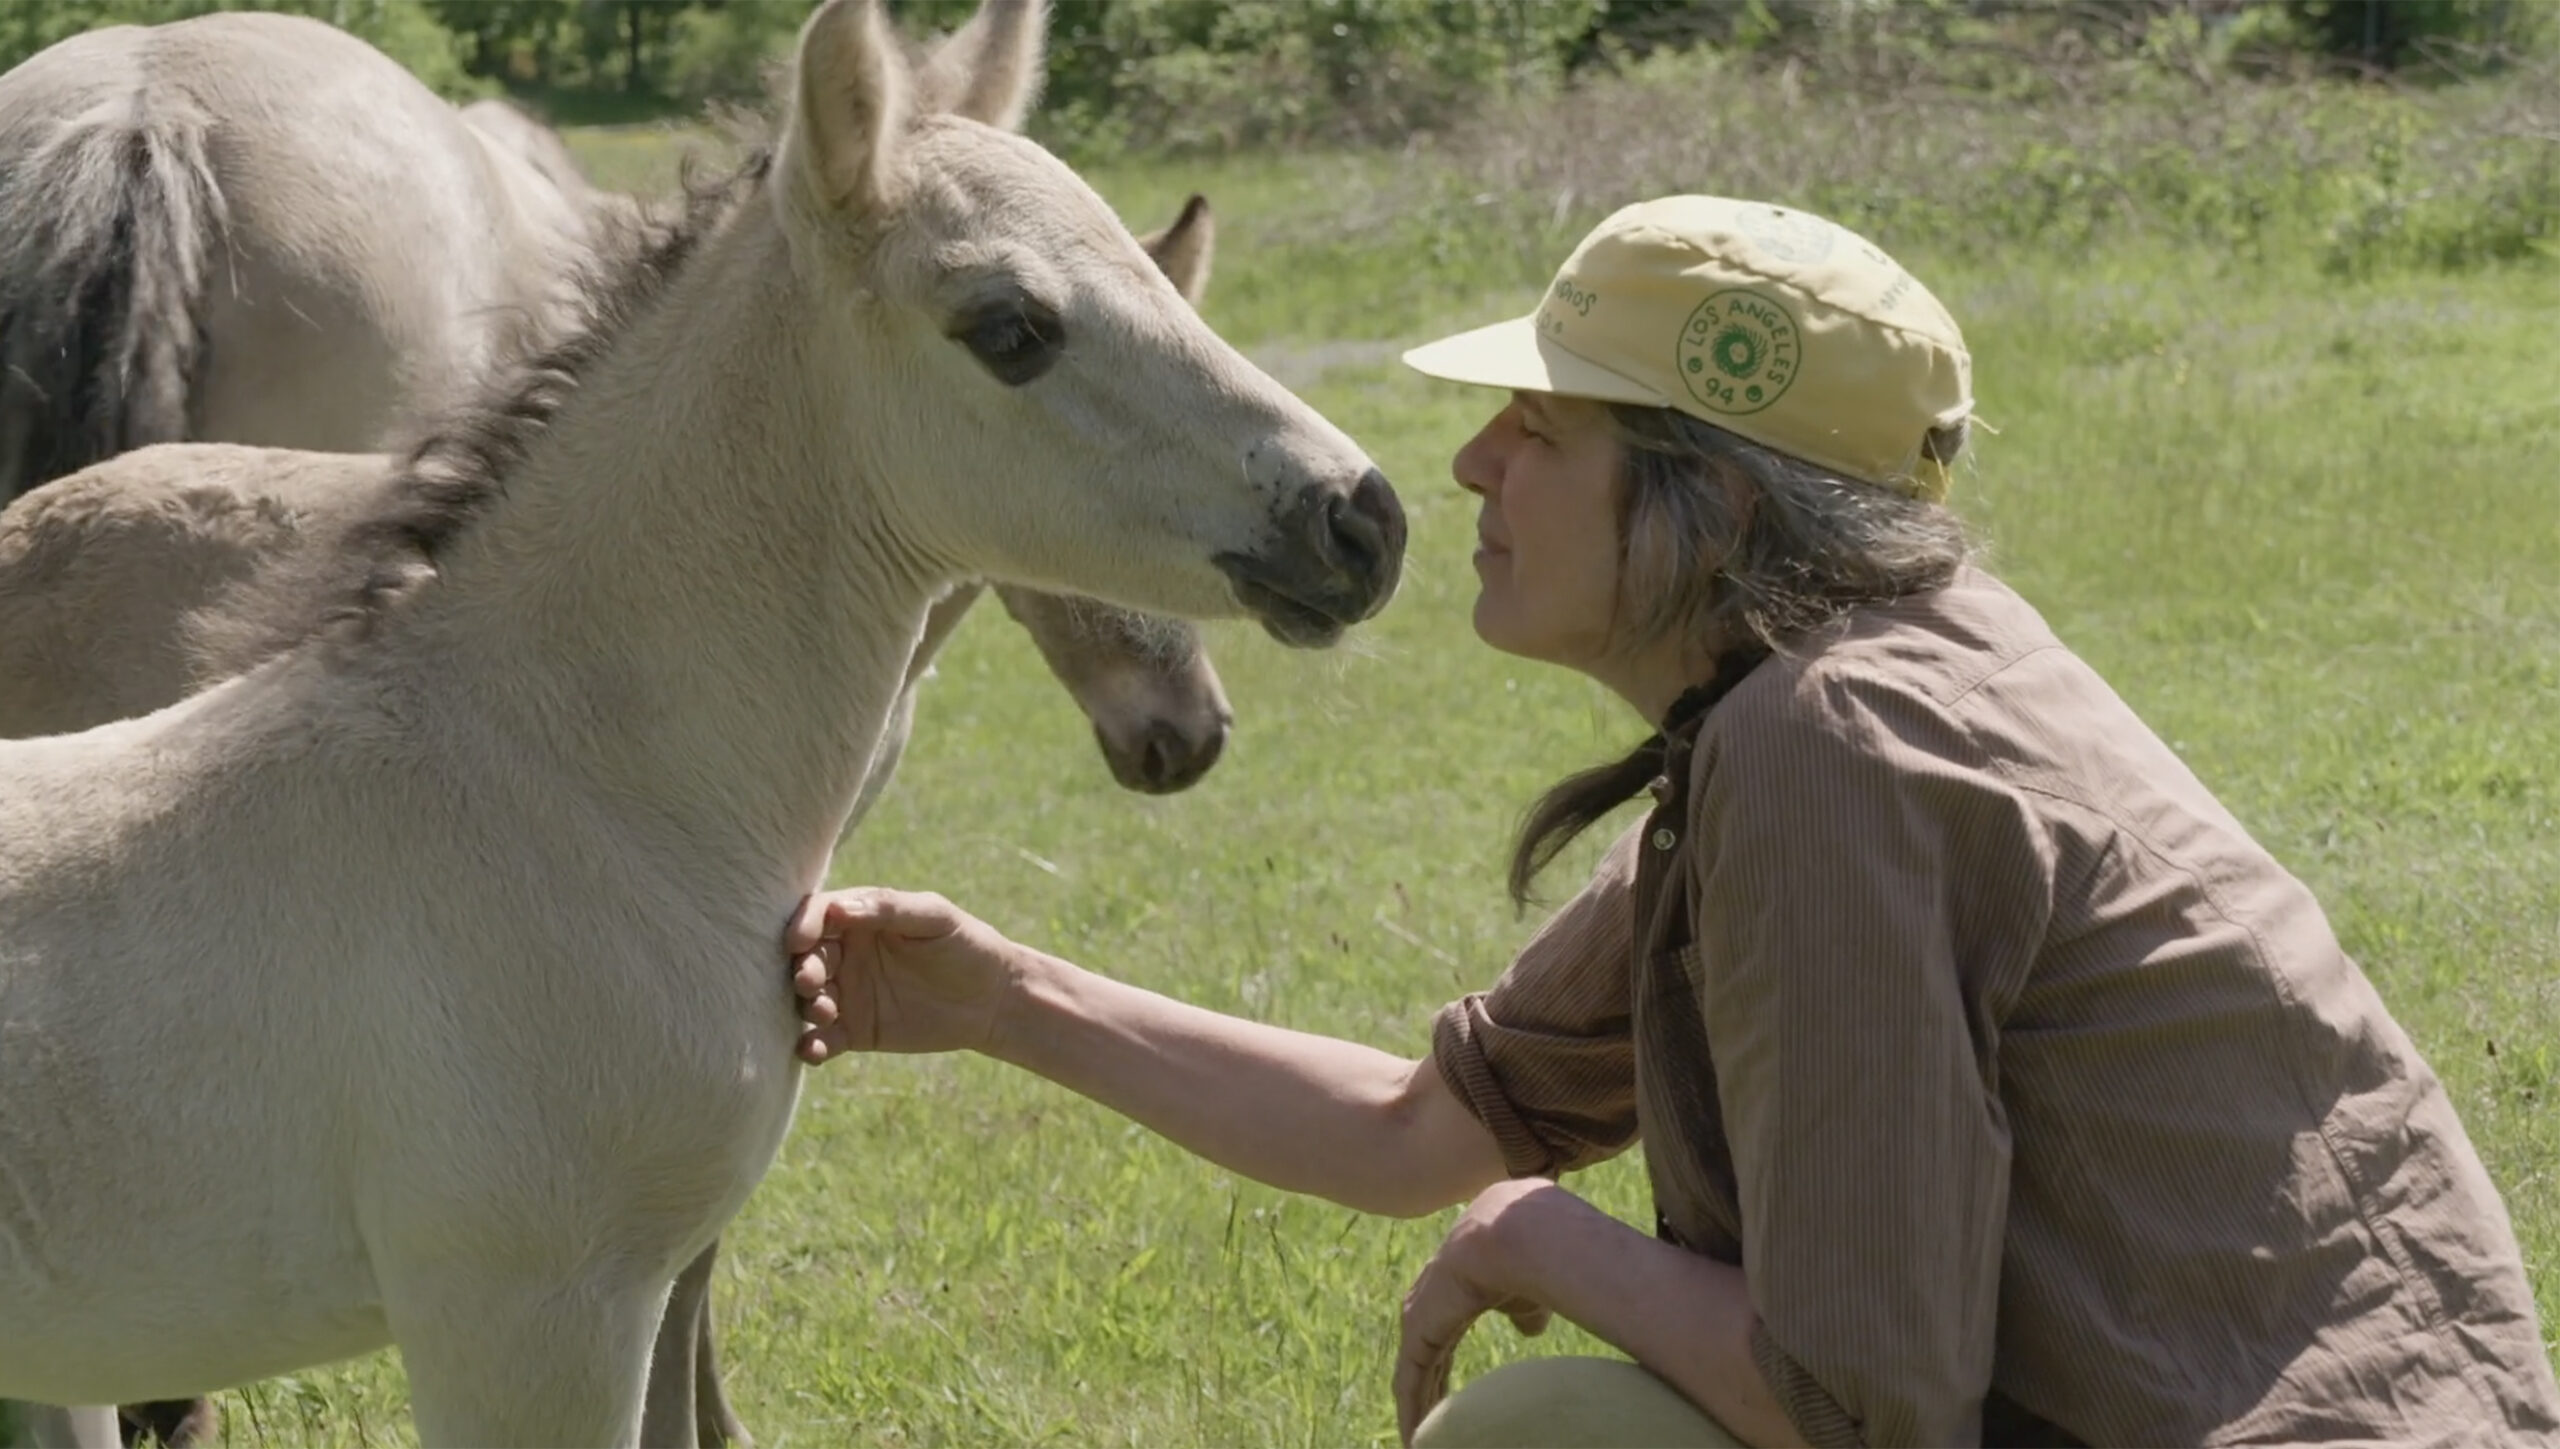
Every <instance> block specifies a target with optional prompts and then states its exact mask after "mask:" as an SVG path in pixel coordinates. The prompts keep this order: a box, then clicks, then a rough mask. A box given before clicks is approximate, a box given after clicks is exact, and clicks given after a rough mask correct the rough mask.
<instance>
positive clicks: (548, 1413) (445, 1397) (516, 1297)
mask: <svg viewBox="0 0 2560 1449" xmlns="http://www.w3.org/2000/svg"><path fill="white" fill-rule="evenodd" d="M382 1286H383V1305H384V1307H385V1309H386V1310H387V1311H388V1314H389V1317H390V1320H391V1334H392V1338H393V1340H394V1341H396V1342H397V1343H398V1344H399V1345H400V1357H401V1360H402V1362H403V1363H404V1364H405V1365H406V1366H407V1368H408V1371H409V1402H410V1411H411V1413H412V1414H413V1415H414V1416H415V1417H416V1419H417V1424H418V1441H419V1443H421V1444H422V1445H428V1446H436V1445H456V1446H461V1445H489V1446H499V1445H519V1444H521V1445H589V1444H593V1445H612V1446H623V1445H630V1444H636V1443H637V1442H639V1438H640V1412H641V1399H642V1395H643V1393H644V1391H645V1389H646V1381H647V1378H648V1373H649V1346H650V1341H651V1339H652V1338H653V1337H654V1336H655V1334H656V1331H657V1326H658V1320H659V1316H660V1314H661V1313H662V1312H663V1310H664V1309H665V1307H666V1300H667V1282H666V1280H665V1279H663V1278H659V1279H655V1280H654V1281H652V1280H650V1279H647V1278H643V1277H639V1276H636V1275H631V1274H619V1273H609V1272H598V1273H596V1274H593V1275H591V1276H590V1277H588V1278H587V1279H585V1280H583V1281H572V1282H570V1283H567V1284H558V1283H539V1282H535V1283H528V1282H527V1281H526V1279H525V1278H524V1276H523V1275H522V1273H521V1272H520V1271H512V1272H511V1271H505V1270H500V1269H496V1268H494V1267H484V1266H482V1265H479V1264H462V1265H455V1264H451V1263H442V1264H434V1265H419V1266H417V1267H414V1268H413V1267H411V1266H410V1265H401V1266H400V1268H399V1269H398V1270H397V1271H386V1272H384V1274H383V1285H382Z"/></svg>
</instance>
